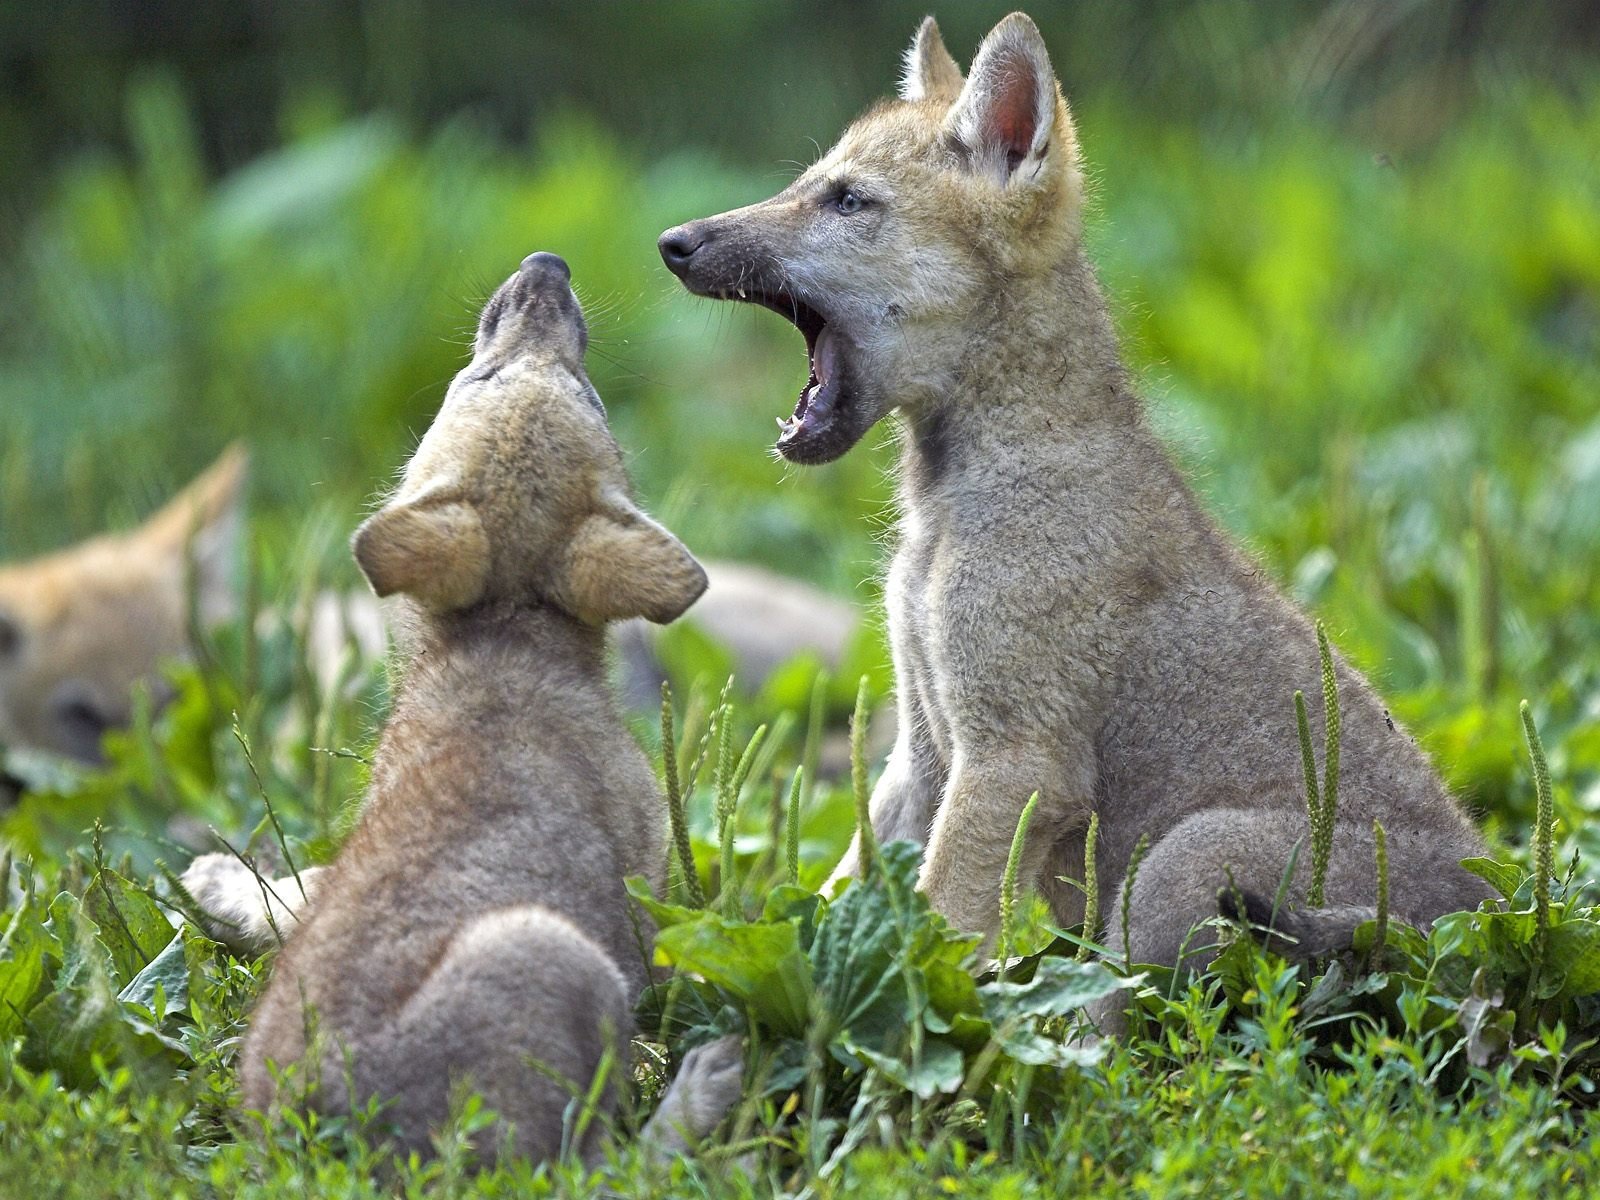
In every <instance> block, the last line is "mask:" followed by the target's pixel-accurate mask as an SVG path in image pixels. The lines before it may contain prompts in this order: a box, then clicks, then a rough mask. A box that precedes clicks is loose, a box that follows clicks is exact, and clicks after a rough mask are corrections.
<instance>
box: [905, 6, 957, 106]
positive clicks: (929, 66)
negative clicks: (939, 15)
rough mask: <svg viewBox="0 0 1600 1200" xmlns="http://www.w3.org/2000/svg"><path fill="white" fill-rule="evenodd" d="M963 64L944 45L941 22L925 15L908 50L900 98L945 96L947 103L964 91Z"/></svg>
mask: <svg viewBox="0 0 1600 1200" xmlns="http://www.w3.org/2000/svg"><path fill="white" fill-rule="evenodd" d="M961 83H962V79H961V68H960V67H959V66H957V65H956V60H955V59H953V58H951V57H950V51H948V50H946V49H945V48H944V39H943V38H941V37H940V36H939V23H938V22H937V21H935V20H934V19H933V18H932V17H924V18H922V24H921V26H920V27H918V29H917V36H916V37H914V38H912V39H911V45H910V46H909V47H908V48H907V50H906V61H905V72H904V74H902V75H901V77H900V99H902V100H943V101H945V102H946V103H949V102H950V101H952V100H954V99H955V98H956V97H957V96H959V95H960V94H961Z"/></svg>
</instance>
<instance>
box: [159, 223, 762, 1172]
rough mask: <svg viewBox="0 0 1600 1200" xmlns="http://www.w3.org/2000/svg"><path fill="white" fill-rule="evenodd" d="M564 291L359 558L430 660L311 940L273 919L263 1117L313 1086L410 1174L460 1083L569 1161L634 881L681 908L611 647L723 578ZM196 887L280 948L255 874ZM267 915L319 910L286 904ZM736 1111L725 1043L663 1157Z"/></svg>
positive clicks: (313, 904)
mask: <svg viewBox="0 0 1600 1200" xmlns="http://www.w3.org/2000/svg"><path fill="white" fill-rule="evenodd" d="M568 280H569V275H568V270H567V265H566V264H565V263H564V262H562V260H561V259H559V258H557V257H556V256H555V255H553V254H535V255H531V256H530V257H529V258H528V259H527V260H525V261H524V262H523V264H522V268H521V270H519V271H518V272H517V273H516V274H515V275H513V276H512V277H511V278H510V279H509V280H507V281H506V283H505V284H503V285H502V286H501V287H500V289H499V290H498V291H497V292H496V293H495V294H494V296H493V298H492V299H491V300H490V301H489V303H488V305H487V307H486V308H485V309H484V313H483V317H482V320H481V322H480V324H479V326H478V334H477V340H476V343H475V346H474V355H473V359H472V362H471V363H470V364H469V365H468V366H467V368H466V369H465V370H464V371H462V372H461V374H460V375H458V376H457V377H456V379H455V381H454V382H453V383H452V384H451V387H450V390H449V393H448V394H447V395H446V397H445V401H444V405H443V407H442V408H441V409H440V411H439V415H438V417H437V418H436V419H435V421H434V423H433V427H432V428H431V429H429V431H428V433H427V435H426V436H425V437H424V438H423V439H422V442H421V444H420V445H419V446H418V447H417V450H416V453H415V454H414V455H413V456H412V459H411V462H410V464H409V465H408V466H407V468H406V471H405V475H404V478H403V480H402V481H401V483H400V487H399V489H398V490H397V491H396V493H395V494H394V496H393V497H392V498H391V499H390V500H389V502H388V503H387V504H385V505H384V506H383V507H382V508H381V509H380V510H379V511H378V512H377V513H375V514H374V515H373V516H372V517H371V518H370V519H369V520H368V521H366V523H365V524H363V525H362V526H361V528H360V529H359V530H357V532H356V535H355V538H354V543H353V545H354V550H355V557H356V561H357V562H358V563H359V564H360V567H361V570H362V571H363V572H364V573H365V575H366V577H367V579H368V580H369V581H370V582H371V584H372V587H373V589H374V591H376V592H377V593H378V594H379V595H380V596H390V595H398V596H402V597H404V602H403V604H402V609H403V612H402V613H401V620H400V624H401V626H402V644H403V645H404V646H405V649H406V651H407V654H408V658H409V661H408V662H407V664H406V666H405V669H404V672H403V679H402V682H401V684H400V687H399V690H398V695H397V697H396V700H395V705H394V712H393V715H392V716H391V718H390V720H389V724H388V727H387V728H386V729H385V731H384V735H383V740H382V744H381V745H380V746H379V748H378V752H377V757H376V759H375V761H374V764H373V771H372V784H371V789H370V791H369V793H368V796H367V801H366V807H365V811H364V813H363V816H362V819H361V823H360V825H359V827H358V828H357V829H356V831H355V833H354V834H353V835H352V836H351V837H350V840H349V842H348V843H347V844H346V846H345V847H344V850H343V852H342V853H341V854H340V855H339V857H338V859H337V861H336V862H334V863H333V864H332V865H331V866H330V867H327V868H325V869H323V870H322V871H321V872H318V873H317V874H316V875H315V876H314V877H313V878H312V879H311V880H310V881H309V883H310V887H309V888H308V893H309V897H310V898H309V902H308V903H307V904H306V906H305V908H304V910H303V911H302V912H301V913H300V914H299V917H298V920H296V919H295V917H294V915H293V914H291V913H289V912H288V911H287V910H284V911H279V912H277V913H276V914H275V915H276V918H277V924H278V927H279V929H280V930H282V932H283V933H284V934H286V935H287V942H286V944H285V945H284V947H283V949H282V951H281V953H280V956H279V958H278V961H277V964H276V966H275V968H274V970H273V974H272V979H271V982H270V984H269V985H268V987H267V989H266V992H265V994H264V995H263V997H262V999H261V1002H260V1004H259V1005H258V1006H257V1008H256V1010H255V1013H254V1015H253V1017H252V1018H251V1021H250V1028H249V1033H248V1035H247V1037H246V1038H245V1042H244V1047H243V1050H242V1053H241V1067H240V1078H241V1082H242V1086H243V1092H244V1101H245V1103H246V1105H247V1106H248V1107H250V1108H252V1109H257V1110H261V1111H270V1110H271V1109H273V1108H274V1107H276V1106H278V1105H282V1104H293V1103H297V1102H299V1101H298V1098H297V1097H294V1096H291V1095H286V1094H280V1092H279V1087H278V1084H277V1083H276V1081H275V1077H274V1068H273V1066H272V1065H270V1064H277V1066H279V1067H288V1066H289V1065H290V1064H298V1065H299V1066H298V1070H299V1074H300V1078H301V1079H302V1080H304V1079H307V1078H309V1079H314V1080H315V1081H316V1082H317V1083H318V1085H319V1088H318V1091H317V1092H316V1094H315V1095H314V1096H312V1097H310V1098H309V1103H311V1104H314V1105H316V1106H318V1107H319V1108H325V1109H328V1110H332V1111H338V1110H344V1111H348V1110H349V1108H350V1107H351V1106H360V1105H362V1104H364V1103H365V1102H366V1101H367V1100H368V1098H369V1097H372V1096H377V1097H379V1098H381V1099H383V1100H384V1101H386V1102H388V1104H389V1107H388V1108H387V1109H386V1110H385V1115H386V1117H387V1118H388V1119H389V1120H391V1121H392V1122H393V1124H394V1126H395V1127H396V1132H397V1137H398V1143H399V1148H400V1151H401V1153H402V1154H404V1153H405V1152H408V1151H411V1150H422V1151H426V1150H427V1147H428V1145H429V1134H430V1132H431V1131H433V1130H435V1129H436V1128H437V1127H438V1126H439V1125H440V1124H441V1122H442V1121H443V1120H444V1119H445V1117H446V1115H447V1109H448V1105H449V1101H450V1098H451V1092H452V1089H453V1088H454V1087H455V1086H457V1085H459V1084H470V1085H471V1086H472V1087H474V1088H476V1089H477V1090H478V1091H479V1092H480V1093H481V1094H482V1095H483V1097H484V1099H485V1101H486V1102H487V1103H488V1105H489V1106H490V1107H492V1108H493V1109H494V1110H495V1111H496V1112H498V1113H499V1114H500V1116H501V1117H502V1118H503V1119H504V1120H505V1121H506V1122H507V1123H509V1125H510V1126H511V1127H512V1136H513V1142H512V1145H513V1147H514V1149H515V1150H516V1152H518V1153H521V1154H526V1155H529V1156H532V1157H535V1158H544V1157H549V1156H553V1155H555V1154H557V1153H558V1152H559V1151H560V1150H561V1148H562V1132H563V1111H564V1110H565V1109H566V1108H567V1107H568V1103H569V1101H570V1099H571V1092H570V1090H569V1089H568V1087H564V1086H562V1084H561V1083H558V1082H556V1081H555V1080H553V1079H552V1078H550V1077H549V1076H550V1074H551V1073H553V1074H554V1075H555V1076H559V1077H560V1078H561V1079H564V1080H567V1081H570V1083H571V1084H572V1085H575V1086H577V1087H578V1088H580V1089H582V1088H586V1087H587V1086H588V1085H589V1083H590V1081H591V1079H593V1078H594V1077H595V1074H596V1070H597V1068H598V1067H599V1066H600V1064H601V1061H602V1057H603V1055H604V1053H605V1051H606V1049H607V1047H608V1046H610V1047H614V1048H615V1049H616V1050H617V1051H618V1053H619V1059H618V1060H617V1062H616V1063H614V1064H613V1066H612V1068H611V1076H610V1078H611V1079H613V1080H614V1079H616V1078H617V1077H618V1076H619V1075H621V1076H624V1077H625V1076H626V1074H627V1066H626V1063H627V1057H626V1051H627V1045H628V1037H629V1034H630V1032H631V1029H632V1020H631V1007H632V1001H633V1000H634V998H635V997H636V996H637V995H638V994H639V992H640V990H641V988H642V987H643V986H644V984H645V982H646V961H647V955H648V944H647V940H648V939H647V935H646V938H645V939H643V943H642V939H641V936H640V933H639V930H638V927H637V925H636V922H635V921H634V919H633V918H632V916H631V915H630V912H629V904H628V899H627V896H626V895H625V893H624V890H623V882H622V881H623V879H624V877H626V876H629V875H645V876H647V877H650V878H652V879H654V880H655V881H656V882H657V884H658V886H659V885H660V884H661V883H662V882H664V881H663V880H662V879H661V875H662V873H663V870H664V867H665V862H666V855H665V843H664V836H665V835H664V819H665V811H666V810H665V802H664V800H663V799H662V796H661V792H660V789H659V787H658V786H657V783H656V779H655V775H654V773H653V772H652V770H651V768H650V765H649V763H648V762H647V761H646V760H645V757H644V755H643V754H642V753H641V752H640V750H639V748H638V746H637V745H636V744H635V743H634V741H633V739H632V737H631V736H630V735H629V733H628V730H627V729H626V728H625V727H624V725H623V723H622V721H621V719H620V717H619V716H618V713H617V709H616V705H615V702H614V700H613V698H612V696H611V695H610V694H609V692H608V690H607V687H606V683H605V679H606V674H605V632H604V630H605V624H606V623H607V622H609V621H618V620H624V619H626V618H629V617H635V616H643V617H647V618H649V619H651V620H653V621H670V620H672V619H673V618H674V617H677V616H678V615H679V614H681V613H682V612H683V611H684V610H685V609H687V608H688V607H689V606H690V605H691V604H692V603H694V601H695V599H696V598H697V597H698V596H699V595H700V593H701V591H702V590H704V588H705V574H704V572H702V570H701V569H700V564H699V563H697V562H696V561H695V560H694V558H692V557H691V556H690V554H689V552H688V551H687V550H686V549H684V547H683V546H682V545H681V544H680V543H679V542H678V540H677V539H676V538H674V537H673V536H672V535H671V534H670V533H668V532H667V531H666V530H665V529H663V528H662V527H661V526H660V525H658V524H656V523H655V522H654V521H652V520H651V519H650V518H649V517H647V516H646V515H645V514H644V513H643V512H641V511H640V510H639V509H638V508H636V507H635V506H634V504H633V502H632V501H631V500H630V499H629V496H628V480H627V477H626V475H625V473H624V470H623V463H622V455H621V453H620V451H619V450H618V448H617V444H616V442H615V441H614V440H613V438H612V436H611V432H610V430H609V429H608V428H607V425H606V417H605V411H604V409H603V408H602V407H601V404H600V399H599V397H598V396H597V395H596V394H595V391H594V389H593V387H591V386H590V384H589V380H588V377H587V376H586V375H585V373H584V367H583V355H584V349H585V346H586V343H587V340H588V334H587V330H586V328H585V325H584V321H583V317H582V314H581V313H580V311H579V308H578V303H577V300H576V299H575V298H574V297H573V294H572V291H571V288H570V287H569V284H568ZM186 881H187V883H188V885H189V888H190V890H191V892H193V893H195V898H196V899H197V900H198V901H199V902H200V903H201V905H202V906H203V907H206V908H207V909H209V910H212V911H217V912H220V913H222V914H224V915H229V914H232V915H245V916H246V917H247V919H251V920H255V921H257V922H258V923H261V922H262V918H260V917H253V918H252V917H249V916H248V914H250V913H251V912H252V910H253V909H259V907H260V890H259V885H258V884H257V882H256V881H255V880H254V879H253V878H252V877H251V876H250V875H249V873H248V872H247V871H245V870H244V868H243V867H242V866H237V865H234V864H231V863H230V862H229V860H226V859H219V858H218V857H217V856H209V857H208V858H206V859H202V860H199V861H197V862H196V863H195V864H193V865H192V866H191V868H190V870H189V872H188V873H187V875H186ZM273 889H274V891H276V892H277V893H278V895H279V896H281V897H283V898H284V899H285V900H288V901H294V900H296V899H297V898H298V891H297V890H296V884H295V881H294V880H292V879H288V880H280V881H278V882H277V883H275V884H274V885H273ZM739 1091H740V1051H739V1046H738V1043H737V1042H736V1041H724V1042H720V1043H713V1044H712V1045H711V1046H709V1047H705V1048H703V1049H702V1051H700V1052H699V1053H697V1054H692V1055H691V1056H690V1057H689V1059H688V1060H686V1062H685V1064H684V1067H683V1070H682V1071H681V1072H680V1074H679V1076H678V1079H677V1082H676V1083H675V1084H674V1088H673V1091H672V1093H671V1094H669V1096H668V1097H667V1099H666V1100H665V1101H664V1102H663V1104H662V1108H661V1111H660V1112H658V1114H657V1117H656V1119H655V1121H653V1122H652V1127H651V1128H650V1129H648V1130H647V1131H646V1133H647V1135H648V1136H649V1137H650V1138H651V1140H652V1142H653V1144H654V1145H655V1146H656V1147H657V1148H658V1149H659V1148H663V1147H665V1148H669V1149H670V1148H676V1147H678V1146H681V1145H683V1144H684V1138H685V1137H688V1138H697V1137H699V1136H701V1135H703V1134H704V1133H706V1132H708V1131H709V1129H710V1127H711V1126H712V1125H714V1124H715V1123H716V1122H717V1121H718V1120H720V1119H721V1117H722V1115H723V1113H724V1112H725V1111H726V1109H727V1108H728V1106H729V1105H730V1104H731V1102H732V1101H733V1100H734V1099H735V1098H736V1097H737V1096H738V1094H739ZM602 1123H603V1122H598V1121H597V1122H595V1123H594V1125H593V1126H591V1128H598V1127H599V1126H600V1125H601V1124H602ZM575 1148H576V1149H578V1150H580V1151H582V1150H585V1149H589V1148H590V1147H588V1146H579V1147H575Z"/></svg>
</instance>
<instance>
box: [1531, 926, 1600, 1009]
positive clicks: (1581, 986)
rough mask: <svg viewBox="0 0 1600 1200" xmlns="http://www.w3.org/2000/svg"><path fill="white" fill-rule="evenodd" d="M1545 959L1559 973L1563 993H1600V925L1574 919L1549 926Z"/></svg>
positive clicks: (1577, 994) (1574, 994)
mask: <svg viewBox="0 0 1600 1200" xmlns="http://www.w3.org/2000/svg"><path fill="white" fill-rule="evenodd" d="M1545 961H1546V962H1547V963H1548V964H1550V966H1551V967H1553V968H1555V969H1556V970H1558V971H1559V972H1560V975H1561V977H1562V980H1563V982H1562V985H1561V989H1560V990H1561V991H1562V992H1563V993H1565V994H1566V995H1568V996H1586V995H1588V994H1589V993H1590V992H1600V924H1597V923H1596V922H1594V921H1585V920H1578V919H1574V920H1566V921H1562V922H1561V923H1560V924H1558V925H1553V926H1551V928H1550V931H1549V934H1548V940H1547V941H1546V942H1545Z"/></svg>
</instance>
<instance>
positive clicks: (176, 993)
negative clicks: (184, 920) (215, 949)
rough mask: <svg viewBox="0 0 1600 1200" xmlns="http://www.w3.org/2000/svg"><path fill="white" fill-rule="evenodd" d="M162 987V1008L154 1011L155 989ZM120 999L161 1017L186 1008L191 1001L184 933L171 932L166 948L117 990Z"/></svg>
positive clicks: (180, 931)
mask: <svg viewBox="0 0 1600 1200" xmlns="http://www.w3.org/2000/svg"><path fill="white" fill-rule="evenodd" d="M158 987H159V988H160V989H161V995H162V1005H163V1012H156V1011H155V1001H156V989H157V988H158ZM117 999H118V1000H121V1001H123V1002H124V1003H128V1004H137V1005H139V1006H140V1007H141V1008H144V1009H147V1010H149V1011H150V1013H151V1014H152V1015H153V1016H154V1017H155V1018H156V1019H157V1020H159V1019H160V1018H161V1017H162V1016H163V1015H164V1014H165V1012H170V1011H172V1010H174V1009H179V1010H181V1009H184V1008H187V1007H188V1004H189V962H188V958H187V957H186V955H185V953H184V935H183V931H182V930H179V931H178V932H177V933H175V934H173V935H172V940H171V941H170V942H168V943H167V946H166V949H164V950H162V951H161V953H160V954H158V955H156V956H155V957H154V958H153V959H151V960H150V965H149V966H147V967H145V969H144V970H142V971H140V972H139V973H138V974H137V975H135V976H134V977H133V979H132V980H130V981H129V983H128V986H127V987H125V988H123V989H122V991H121V992H119V993H118V994H117Z"/></svg>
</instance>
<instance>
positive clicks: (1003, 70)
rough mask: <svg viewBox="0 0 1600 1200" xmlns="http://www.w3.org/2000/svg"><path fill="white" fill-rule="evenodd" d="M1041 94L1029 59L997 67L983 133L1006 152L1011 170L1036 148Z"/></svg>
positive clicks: (1012, 59)
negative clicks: (1035, 137)
mask: <svg viewBox="0 0 1600 1200" xmlns="http://www.w3.org/2000/svg"><path fill="white" fill-rule="evenodd" d="M1038 94H1039V88H1038V81H1037V80H1035V79H1034V77H1033V69H1032V66H1031V64H1030V63H1029V62H1028V60H1027V59H1026V58H1023V57H1021V56H1013V57H1008V58H1007V59H1006V60H1004V61H1003V62H1000V63H997V64H996V66H995V73H994V89H993V90H992V91H991V92H990V93H989V105H988V112H987V113H986V114H985V117H986V119H985V120H984V122H983V131H984V134H985V136H986V137H988V138H989V139H990V140H992V141H993V142H994V143H995V144H996V145H998V146H1000V147H1002V148H1003V149H1004V150H1005V152H1006V165H1007V167H1009V168H1011V169H1015V168H1016V166H1017V164H1018V163H1020V162H1021V161H1022V160H1023V159H1024V158H1026V157H1027V155H1028V151H1029V149H1030V148H1031V147H1032V146H1033V135H1034V133H1035V132H1036V131H1037V130H1038V128H1039V113H1038V109H1037V101H1038Z"/></svg>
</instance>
